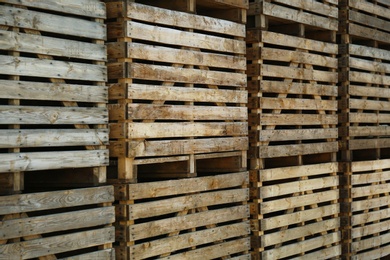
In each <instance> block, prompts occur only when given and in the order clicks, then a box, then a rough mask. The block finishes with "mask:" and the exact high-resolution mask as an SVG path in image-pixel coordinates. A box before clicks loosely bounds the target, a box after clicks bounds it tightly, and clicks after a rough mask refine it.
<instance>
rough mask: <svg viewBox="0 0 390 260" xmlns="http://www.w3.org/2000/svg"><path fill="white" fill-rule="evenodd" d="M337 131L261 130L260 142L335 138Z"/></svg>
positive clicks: (330, 129)
mask: <svg viewBox="0 0 390 260" xmlns="http://www.w3.org/2000/svg"><path fill="white" fill-rule="evenodd" d="M337 136H338V131H337V129H336V128H334V129H332V128H329V129H292V130H261V131H260V142H270V141H288V140H311V139H327V138H337Z"/></svg>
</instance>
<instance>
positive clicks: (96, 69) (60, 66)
mask: <svg viewBox="0 0 390 260" xmlns="http://www.w3.org/2000/svg"><path fill="white" fill-rule="evenodd" d="M0 66H1V73H2V74H8V75H17V76H31V77H43V78H55V79H73V80H86V81H106V80H107V71H106V66H102V65H93V64H84V63H76V62H66V61H55V60H47V59H35V58H24V57H13V56H4V55H0Z"/></svg>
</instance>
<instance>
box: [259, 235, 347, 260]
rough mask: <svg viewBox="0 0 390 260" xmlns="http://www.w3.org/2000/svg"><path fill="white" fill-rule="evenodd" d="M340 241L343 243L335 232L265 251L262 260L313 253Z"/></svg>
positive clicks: (315, 257)
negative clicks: (312, 251)
mask: <svg viewBox="0 0 390 260" xmlns="http://www.w3.org/2000/svg"><path fill="white" fill-rule="evenodd" d="M340 241H341V235H340V233H339V232H333V233H330V234H326V235H324V236H320V237H316V238H312V239H307V240H304V241H300V242H295V243H293V244H290V245H285V246H281V247H277V248H273V249H268V250H264V252H262V253H261V256H262V259H264V260H271V259H280V258H284V257H289V256H292V255H296V254H299V253H303V252H307V251H311V250H314V249H317V248H322V247H323V246H324V245H331V244H333V243H338V242H340ZM340 253H341V252H340ZM315 254H318V252H317V251H316V252H315ZM300 257H302V256H300ZM312 257H313V256H312ZM311 259H317V256H314V258H311Z"/></svg>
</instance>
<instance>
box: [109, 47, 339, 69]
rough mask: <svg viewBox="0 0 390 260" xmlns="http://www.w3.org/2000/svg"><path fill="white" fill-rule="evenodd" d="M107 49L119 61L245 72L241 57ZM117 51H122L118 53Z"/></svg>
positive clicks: (168, 50)
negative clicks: (139, 60) (132, 60)
mask: <svg viewBox="0 0 390 260" xmlns="http://www.w3.org/2000/svg"><path fill="white" fill-rule="evenodd" d="M107 47H108V56H109V57H110V58H117V59H120V58H124V57H125V58H130V59H141V60H149V61H161V62H166V63H168V62H171V63H175V64H185V65H188V64H190V65H197V66H206V67H217V68H227V69H237V70H246V61H245V58H244V57H241V56H232V55H223V54H216V53H205V52H201V51H196V50H183V49H174V48H168V47H162V46H152V45H148V44H141V43H130V42H115V43H108V45H107ZM118 49H119V50H121V49H123V50H121V51H118ZM336 64H337V63H336Z"/></svg>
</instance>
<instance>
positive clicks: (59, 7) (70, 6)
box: [2, 0, 106, 18]
mask: <svg viewBox="0 0 390 260" xmlns="http://www.w3.org/2000/svg"><path fill="white" fill-rule="evenodd" d="M2 2H4V3H8V4H15V5H23V6H27V7H34V8H39V9H44V10H51V11H57V12H61V13H68V14H72V15H73V14H76V15H80V16H87V17H93V18H105V17H106V8H105V5H104V4H103V3H102V2H100V1H98V0H67V1H57V0H45V1H44V2H42V1H38V2H37V1H34V0H3V1H2Z"/></svg>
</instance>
